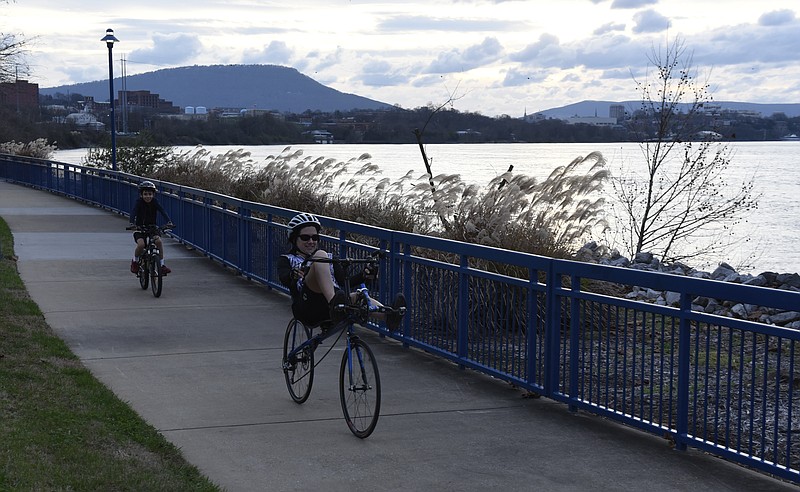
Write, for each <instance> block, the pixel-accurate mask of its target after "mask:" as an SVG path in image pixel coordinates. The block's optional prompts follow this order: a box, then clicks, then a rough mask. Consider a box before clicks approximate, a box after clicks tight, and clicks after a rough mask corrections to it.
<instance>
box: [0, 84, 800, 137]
mask: <svg viewBox="0 0 800 492" xmlns="http://www.w3.org/2000/svg"><path fill="white" fill-rule="evenodd" d="M59 96H60V97H59ZM82 100H83V96H81V95H80V94H69V95H56V96H51V95H47V96H42V97H41V103H42V104H41V108H42V109H40V110H39V112H38V113H32V112H28V113H19V112H17V111H14V110H13V108H0V142H4V141H10V140H16V141H32V140H35V139H39V138H44V139H47V140H48V141H50V142H56V143H57V145H58V148H61V149H67V148H78V147H94V146H98V145H103V144H105V143H107V141H108V140H109V135H108V132H107V131H106V132H103V131H99V132H98V131H91V130H84V129H81V128H79V127H77V126H75V125H70V124H65V123H57V122H55V120H54V116H56V115H55V114H54V112H53V110H52V109H49V108H52V107H54V106H59V105H60V106H64V107H68V108H70V107H71V108H75V109H77V108H79V107H80V106H79V101H82ZM434 110H435V108H434V107H433V106H432V105H429V106H425V107H419V108H415V109H402V108H394V109H391V110H386V111H348V112H345V111H337V112H334V113H322V112H312V111H306V112H304V113H302V114H285V115H273V114H261V115H257V116H242V117H234V118H229V117H228V118H225V117H222V116H221V115H219V114H216V113H214V112H211V113H209V115H208V117H207V118H206V119H199V118H198V119H188V120H187V119H177V118H169V117H165V116H163V115H159V114H157V113H155V112H154V111H153V110H146V109H140V108H133V109H131V110H130V111H129V112H128V114H127V122H126V123H127V126H128V128H129V131H130V132H134V133H136V132H141V131H146V132H148V133H149V134H150V135H151V138H152V139H153V141H154V143H155V144H157V145H197V144H204V145H273V144H284V143H285V144H298V143H309V142H313V138H312V136H311V135H310V134H309V132H310V131H311V130H325V131H328V132H330V133H331V134H332V135H333V138H334V141H335V142H338V143H373V144H375V143H390V144H399V143H416V140H415V136H414V129H415V128H420V127H422V126H423V125H425V124H426V122H428V121H429V120H430V122H429V124H428V125H427V127H426V130H425V142H426V143H487V142H509V143H512V142H531V143H534V142H552V143H578V142H581V143H601V142H628V141H632V142H636V141H642V140H644V139H646V138H648V135H646V134H643V133H642V125H641V121H642V120H643V119H647V118H652V119H653V120H654V121H657V120H658V119H659V118H658V115H646V114H645V115H642V114H636V113H635V114H634V115H632V118H631V119H630V120H626V121H623V122H620V124H619V125H617V126H613V127H609V126H595V125H589V124H568V123H567V122H566V121H563V120H559V119H541V120H537V121H524V120H522V119H520V118H511V117H510V116H507V115H502V116H499V117H488V116H484V115H481V114H479V113H473V112H461V111H458V110H456V109H445V110H439V111H438V112H437V114H436V115H435V118H430V117H431V113H432V112H433V111H434ZM116 113H117V118H118V119H119V118H120V117H121V116H120V113H121V112H120V111H117V112H116ZM643 116H644V118H643ZM103 117H105V119H106V121H105V123H106V128H108V127H109V126H110V125H109V123H110V122H109V121H108V115H107V114H106V115H99V119H100V121H103ZM634 121H635V122H637V124H636V125H634V124H632V122H634ZM701 123H702V122H701ZM704 127H705V128H707V129H709V130H714V131H717V132H719V133H720V134H722V136H723V138H724V139H725V140H730V141H734V140H777V139H779V138H780V137H781V136H783V135H786V134H788V133H800V117H794V118H789V117H787V116H785V115H783V114H780V113H779V114H775V115H772V116H769V117H762V118H758V117H752V116H747V117H745V116H740V115H737V114H736V113H732V114H730V115H725V114H723V115H722V116H721V117H720V116H717V117H715V118H713V119H712V120H710V121H706V122H705V123H704ZM121 128H122V126H121V124H120V122H119V121H118V122H117V130H118V131H119V130H120V129H121Z"/></svg>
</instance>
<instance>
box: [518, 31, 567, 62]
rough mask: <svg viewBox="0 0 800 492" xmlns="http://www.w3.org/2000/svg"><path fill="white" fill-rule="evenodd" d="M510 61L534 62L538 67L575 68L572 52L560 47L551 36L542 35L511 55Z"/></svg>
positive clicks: (557, 41) (554, 37) (555, 38)
mask: <svg viewBox="0 0 800 492" xmlns="http://www.w3.org/2000/svg"><path fill="white" fill-rule="evenodd" d="M510 58H511V60H512V61H519V62H535V63H536V65H537V66H539V67H559V68H569V67H573V66H575V53H574V50H572V49H571V48H568V47H564V46H561V44H560V42H559V40H558V38H557V37H556V36H554V35H552V34H547V33H545V34H542V35H541V36H539V40H538V41H536V42H535V43H532V44H529V45H528V46H526V47H525V48H524V49H522V50H521V51H518V52H516V53H512V54H511V56H510Z"/></svg>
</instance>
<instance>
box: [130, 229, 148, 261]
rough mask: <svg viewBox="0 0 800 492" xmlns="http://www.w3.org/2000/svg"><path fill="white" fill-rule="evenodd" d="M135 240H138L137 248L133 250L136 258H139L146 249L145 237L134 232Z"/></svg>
mask: <svg viewBox="0 0 800 492" xmlns="http://www.w3.org/2000/svg"><path fill="white" fill-rule="evenodd" d="M133 240H134V241H136V249H135V250H134V251H133V256H134V258H138V257H140V256H142V252H143V251H144V246H145V244H144V238H143V237H142V236H141V235H139V234H134V235H133Z"/></svg>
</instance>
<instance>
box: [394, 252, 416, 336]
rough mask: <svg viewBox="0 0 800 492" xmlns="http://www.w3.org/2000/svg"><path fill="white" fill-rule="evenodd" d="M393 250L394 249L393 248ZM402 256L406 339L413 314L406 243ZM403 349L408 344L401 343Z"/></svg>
mask: <svg viewBox="0 0 800 492" xmlns="http://www.w3.org/2000/svg"><path fill="white" fill-rule="evenodd" d="M393 240H394V239H393ZM393 249H394V248H393ZM401 255H402V260H401V261H402V264H403V287H402V289H403V294H404V295H405V296H406V302H407V303H408V307H407V310H406V315H405V316H404V317H403V335H404V337H408V336H410V335H411V330H410V327H411V321H412V320H411V316H412V314H413V312H414V308H413V305H414V302H413V298H412V296H411V288H412V287H413V285H412V278H411V277H412V269H411V245H410V244H408V243H406V244H404V245H403V251H402V253H401ZM403 347H406V348H408V347H409V344H408V342H406V341H404V342H403Z"/></svg>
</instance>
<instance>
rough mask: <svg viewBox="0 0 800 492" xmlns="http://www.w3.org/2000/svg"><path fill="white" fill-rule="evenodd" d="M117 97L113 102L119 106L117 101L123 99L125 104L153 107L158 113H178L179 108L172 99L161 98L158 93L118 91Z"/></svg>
mask: <svg viewBox="0 0 800 492" xmlns="http://www.w3.org/2000/svg"><path fill="white" fill-rule="evenodd" d="M117 97H118V99H117V100H116V101H114V104H116V105H117V106H119V104H120V103H119V101H125V102H126V104H127V106H128V107H129V108H130V107H137V108H149V109H154V110H156V112H158V113H167V114H180V112H181V108H179V107H178V106H175V105H173V104H172V101H165V100H164V99H161V96H160V95H159V94H152V93H151V92H150V91H119V92H118V93H117Z"/></svg>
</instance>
